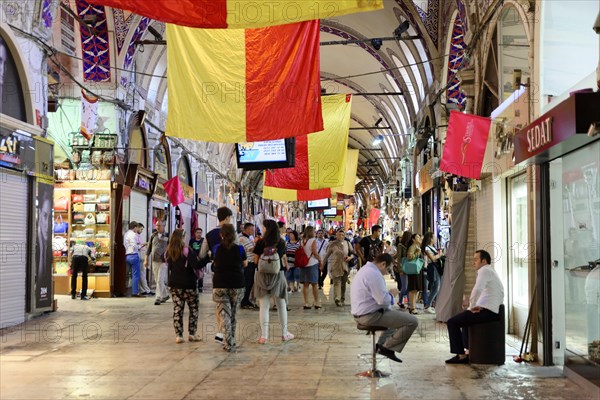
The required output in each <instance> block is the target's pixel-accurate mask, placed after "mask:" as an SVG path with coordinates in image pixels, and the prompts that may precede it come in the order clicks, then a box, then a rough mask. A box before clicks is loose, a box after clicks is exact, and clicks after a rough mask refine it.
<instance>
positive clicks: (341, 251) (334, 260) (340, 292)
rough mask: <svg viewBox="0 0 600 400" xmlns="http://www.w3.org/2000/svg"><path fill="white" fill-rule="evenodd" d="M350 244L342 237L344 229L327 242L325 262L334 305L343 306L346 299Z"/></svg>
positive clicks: (350, 257) (350, 254)
mask: <svg viewBox="0 0 600 400" xmlns="http://www.w3.org/2000/svg"><path fill="white" fill-rule="evenodd" d="M352 257H353V256H352V246H351V245H350V243H349V242H348V241H347V240H346V239H344V230H343V229H340V230H338V231H337V232H336V234H335V240H334V241H332V242H331V243H329V246H328V247H327V253H326V254H325V259H326V263H327V264H328V265H329V271H330V273H331V276H332V278H333V293H334V301H335V305H336V306H338V307H342V306H344V305H345V304H344V302H345V301H346V283H347V282H348V273H349V268H348V262H349V261H350V260H351V259H352Z"/></svg>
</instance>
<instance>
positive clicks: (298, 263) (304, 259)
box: [294, 241, 310, 268]
mask: <svg viewBox="0 0 600 400" xmlns="http://www.w3.org/2000/svg"><path fill="white" fill-rule="evenodd" d="M307 243H308V241H307ZM305 245H306V243H304V244H302V243H301V244H300V247H298V248H297V249H296V257H295V258H294V266H295V267H300V268H304V267H306V266H307V265H308V262H309V261H310V257H309V256H308V255H307V254H306V251H304V246H305Z"/></svg>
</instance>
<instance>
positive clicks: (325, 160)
mask: <svg viewBox="0 0 600 400" xmlns="http://www.w3.org/2000/svg"><path fill="white" fill-rule="evenodd" d="M321 102H322V106H323V125H324V127H325V129H324V130H323V131H321V132H317V133H311V134H310V135H304V136H300V137H297V138H296V164H295V166H294V167H293V168H279V169H273V170H267V171H265V185H266V186H272V187H278V188H283V189H295V190H310V189H323V188H332V187H337V186H341V185H342V184H343V182H344V175H345V172H346V155H347V152H348V130H349V128H350V111H351V109H352V97H351V95H345V94H337V95H333V96H324V97H323V98H322V99H321Z"/></svg>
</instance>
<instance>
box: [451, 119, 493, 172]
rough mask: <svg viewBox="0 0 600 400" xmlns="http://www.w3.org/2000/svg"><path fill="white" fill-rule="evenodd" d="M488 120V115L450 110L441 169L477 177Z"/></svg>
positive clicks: (488, 124)
mask: <svg viewBox="0 0 600 400" xmlns="http://www.w3.org/2000/svg"><path fill="white" fill-rule="evenodd" d="M491 123H492V120H490V119H489V118H485V117H480V116H477V115H472V114H464V113H461V112H459V111H452V112H450V121H449V122H448V131H447V132H446V143H445V144H444V153H443V154H442V161H441V162H440V170H442V171H445V172H448V173H450V174H454V175H458V176H463V177H465V178H473V179H479V178H480V177H481V166H482V164H483V157H484V155H485V147H486V144H487V140H488V134H489V132H490V125H491Z"/></svg>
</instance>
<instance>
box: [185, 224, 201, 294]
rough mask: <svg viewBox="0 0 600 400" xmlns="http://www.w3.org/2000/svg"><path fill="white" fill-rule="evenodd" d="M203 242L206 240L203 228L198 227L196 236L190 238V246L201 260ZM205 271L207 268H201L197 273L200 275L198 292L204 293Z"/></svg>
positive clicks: (195, 232)
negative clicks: (203, 235)
mask: <svg viewBox="0 0 600 400" xmlns="http://www.w3.org/2000/svg"><path fill="white" fill-rule="evenodd" d="M202 242H204V238H203V237H202V228H196V230H195V231H194V237H193V238H191V239H190V243H189V245H188V246H189V248H190V249H191V250H192V252H193V253H194V256H195V257H196V258H197V259H198V261H200V249H201V248H202ZM204 273H205V268H204V267H203V268H200V269H199V270H198V273H197V277H198V292H200V293H202V288H203V287H204Z"/></svg>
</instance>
